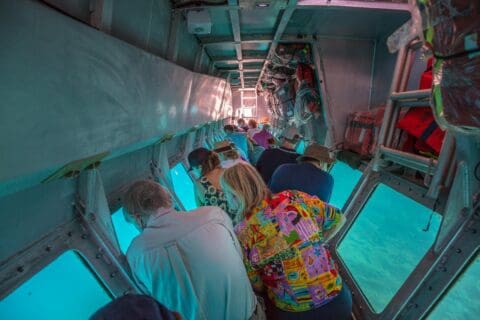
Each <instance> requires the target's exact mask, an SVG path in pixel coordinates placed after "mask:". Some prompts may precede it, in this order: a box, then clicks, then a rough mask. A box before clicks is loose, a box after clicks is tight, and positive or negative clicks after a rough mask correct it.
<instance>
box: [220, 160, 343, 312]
mask: <svg viewBox="0 0 480 320" xmlns="http://www.w3.org/2000/svg"><path fill="white" fill-rule="evenodd" d="M220 184H221V186H222V189H223V191H224V193H225V196H226V198H227V201H228V204H229V207H230V208H231V209H232V210H234V211H236V214H237V219H238V220H239V221H238V224H237V225H236V227H235V233H236V235H237V237H238V240H239V241H240V244H241V246H242V249H243V255H244V263H245V266H246V268H247V272H248V275H249V278H250V281H251V283H252V286H253V288H254V290H255V291H257V292H263V291H266V293H267V295H268V299H267V302H268V301H269V302H270V306H269V308H268V307H267V315H269V318H271V319H279V320H283V319H350V317H351V308H352V298H351V294H350V291H349V289H348V288H347V286H346V285H345V283H344V282H343V281H342V278H341V277H340V274H339V273H338V268H337V266H336V264H335V262H334V261H333V259H332V257H331V255H330V252H329V251H328V249H327V248H326V246H325V241H326V240H327V239H329V238H330V237H332V236H333V235H334V234H335V232H336V231H337V230H338V229H339V227H340V226H341V225H342V223H343V221H344V218H343V214H342V213H341V212H340V210H338V209H336V208H334V207H332V206H330V205H328V204H327V203H325V202H323V201H321V200H319V199H318V198H317V197H314V196H310V195H308V194H306V193H303V192H300V191H292V190H286V191H283V192H280V193H277V194H271V193H270V190H269V189H268V188H267V186H266V184H265V182H264V181H263V179H262V177H261V176H260V175H259V173H258V172H257V171H256V170H255V168H254V167H252V166H250V165H245V164H237V165H235V166H233V167H231V168H228V169H226V170H225V172H224V173H223V175H222V177H221V179H220Z"/></svg>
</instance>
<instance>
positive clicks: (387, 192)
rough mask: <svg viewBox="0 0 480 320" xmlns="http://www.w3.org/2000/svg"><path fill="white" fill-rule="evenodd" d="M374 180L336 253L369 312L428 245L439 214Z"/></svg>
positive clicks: (382, 305) (378, 308) (382, 304)
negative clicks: (349, 273)
mask: <svg viewBox="0 0 480 320" xmlns="http://www.w3.org/2000/svg"><path fill="white" fill-rule="evenodd" d="M431 214H432V211H431V210H430V209H428V208H426V207H424V206H422V205H420V204H418V203H417V202H415V201H414V200H412V199H410V198H408V197H406V196H405V195H403V194H401V193H399V192H397V191H395V190H393V189H391V188H389V187H387V186H385V185H382V184H381V185H379V186H378V187H377V188H376V190H375V191H374V192H373V194H372V196H371V197H370V199H369V200H368V202H367V204H366V205H365V207H364V208H363V210H362V211H361V212H360V215H359V216H358V218H357V219H356V221H355V222H354V224H353V226H352V227H351V229H350V230H349V231H348V233H347V235H346V236H345V238H344V239H343V241H342V242H341V243H340V245H339V248H338V253H339V254H340V256H341V258H342V259H343V261H344V262H345V264H346V266H347V268H348V270H349V271H350V272H351V274H352V275H353V277H354V279H355V281H356V282H357V284H358V285H359V287H360V289H361V290H362V291H363V293H364V294H365V296H366V297H367V299H368V301H369V302H370V304H371V305H372V307H373V309H374V311H375V312H381V311H382V310H383V309H384V308H385V307H386V305H387V304H388V303H389V302H390V300H391V299H392V297H393V296H394V295H395V293H396V292H397V291H398V289H399V288H400V286H401V285H402V284H403V283H404V281H405V280H406V278H407V277H408V276H409V275H410V273H411V272H412V271H413V269H414V268H415V267H416V265H417V264H418V263H419V262H420V260H421V259H422V258H423V256H424V255H425V253H426V252H427V251H428V249H429V248H430V247H431V246H432V244H433V242H434V240H435V236H436V234H437V231H438V228H439V226H440V222H441V216H440V215H439V214H437V213H433V215H432V221H431V224H430V226H429V227H428V228H427V225H428V221H429V217H430V215H431Z"/></svg>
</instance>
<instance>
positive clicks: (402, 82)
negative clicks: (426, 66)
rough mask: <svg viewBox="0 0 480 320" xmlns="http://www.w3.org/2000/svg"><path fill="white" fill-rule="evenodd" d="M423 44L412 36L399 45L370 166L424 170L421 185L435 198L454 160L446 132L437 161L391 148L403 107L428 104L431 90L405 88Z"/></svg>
mask: <svg viewBox="0 0 480 320" xmlns="http://www.w3.org/2000/svg"><path fill="white" fill-rule="evenodd" d="M421 47H422V42H421V41H420V40H418V38H417V39H414V40H412V41H411V42H410V43H408V44H407V45H406V46H403V47H401V48H400V50H399V52H398V56H397V61H396V64H395V69H394V73H393V79H392V84H391V87H390V97H389V99H388V101H387V104H386V107H385V113H384V118H383V121H382V126H381V129H380V133H379V136H378V145H377V149H376V153H375V156H374V158H373V160H372V161H373V163H372V164H373V165H372V168H373V170H374V171H380V170H382V169H383V168H385V167H388V165H389V164H390V163H395V164H397V165H401V166H403V167H406V168H410V169H413V170H416V171H419V172H423V173H425V179H424V184H425V185H426V186H428V187H429V189H428V192H427V196H428V197H430V198H432V199H436V198H437V197H438V195H439V192H440V191H441V188H442V187H443V186H445V185H447V181H446V180H447V176H448V173H449V170H450V164H451V162H452V161H453V153H454V147H455V141H454V138H453V136H452V135H451V134H450V133H449V132H447V133H446V136H445V140H444V143H443V146H442V149H441V152H440V156H439V158H438V160H436V159H433V158H429V157H424V156H421V155H417V154H412V153H408V152H404V151H400V150H397V149H395V148H394V145H393V143H394V142H393V138H394V133H395V130H396V124H397V122H398V118H399V115H400V111H401V109H402V108H414V107H425V106H430V102H431V100H430V93H431V90H430V89H425V90H412V91H406V89H407V84H408V79H409V78H410V73H411V70H412V67H413V63H414V60H415V56H416V53H417V50H418V49H420V48H421Z"/></svg>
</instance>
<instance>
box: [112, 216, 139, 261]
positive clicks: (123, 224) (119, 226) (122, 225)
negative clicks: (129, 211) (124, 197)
mask: <svg viewBox="0 0 480 320" xmlns="http://www.w3.org/2000/svg"><path fill="white" fill-rule="evenodd" d="M112 221H113V226H114V227H115V232H116V234H117V239H118V243H119V244H120V249H121V250H122V252H123V253H126V252H127V249H128V246H129V245H130V243H131V242H132V240H133V238H135V237H136V236H138V235H139V234H140V231H138V230H137V228H135V227H134V226H133V224H131V223H128V222H127V221H126V220H125V217H124V216H123V208H120V209H118V210H117V211H116V212H114V213H113V214H112Z"/></svg>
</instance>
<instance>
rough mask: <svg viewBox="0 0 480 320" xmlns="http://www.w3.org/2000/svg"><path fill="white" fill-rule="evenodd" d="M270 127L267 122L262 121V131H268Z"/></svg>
mask: <svg viewBox="0 0 480 320" xmlns="http://www.w3.org/2000/svg"><path fill="white" fill-rule="evenodd" d="M270 129H271V127H270V124H268V123H264V124H263V127H262V130H263V131H268V132H270Z"/></svg>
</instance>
